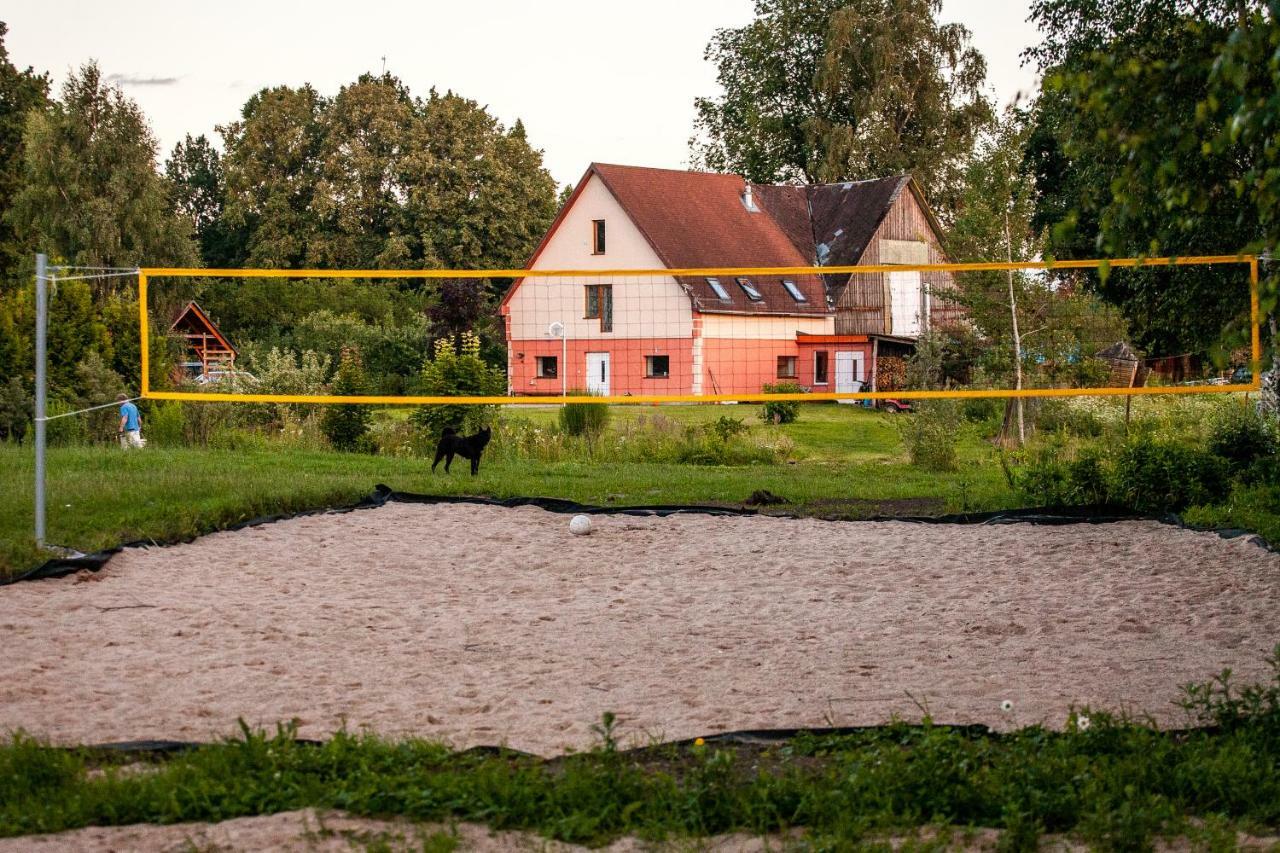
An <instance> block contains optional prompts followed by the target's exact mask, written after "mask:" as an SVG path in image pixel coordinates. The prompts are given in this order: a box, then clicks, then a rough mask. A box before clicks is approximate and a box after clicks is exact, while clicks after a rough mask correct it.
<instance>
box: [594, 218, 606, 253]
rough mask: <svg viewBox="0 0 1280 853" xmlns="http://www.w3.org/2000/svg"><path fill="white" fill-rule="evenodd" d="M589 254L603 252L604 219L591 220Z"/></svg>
mask: <svg viewBox="0 0 1280 853" xmlns="http://www.w3.org/2000/svg"><path fill="white" fill-rule="evenodd" d="M591 254H593V255H603V254H604V220H603V219H593V220H591Z"/></svg>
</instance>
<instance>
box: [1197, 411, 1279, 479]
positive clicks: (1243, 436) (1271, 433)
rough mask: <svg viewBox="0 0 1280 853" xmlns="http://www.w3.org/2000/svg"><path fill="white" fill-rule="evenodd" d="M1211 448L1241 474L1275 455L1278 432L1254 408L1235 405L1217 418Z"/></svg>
mask: <svg viewBox="0 0 1280 853" xmlns="http://www.w3.org/2000/svg"><path fill="white" fill-rule="evenodd" d="M1208 446H1209V451H1210V452H1211V453H1214V454H1215V455H1217V456H1220V457H1222V458H1223V459H1225V460H1226V461H1227V464H1228V466H1229V467H1230V469H1231V471H1232V473H1233V474H1238V473H1242V472H1245V471H1247V470H1248V469H1249V468H1250V467H1252V466H1253V465H1255V464H1256V463H1257V462H1259V460H1262V459H1266V458H1269V457H1272V456H1274V455H1275V453H1276V431H1275V428H1274V427H1273V426H1272V424H1271V423H1270V422H1269V421H1268V420H1266V419H1264V418H1263V417H1262V416H1261V415H1259V414H1258V412H1257V410H1256V409H1254V408H1253V407H1252V406H1232V407H1231V408H1229V409H1226V410H1224V411H1222V412H1220V413H1219V414H1218V416H1217V417H1216V418H1214V422H1213V426H1212V428H1211V430H1210V433H1209V441H1208Z"/></svg>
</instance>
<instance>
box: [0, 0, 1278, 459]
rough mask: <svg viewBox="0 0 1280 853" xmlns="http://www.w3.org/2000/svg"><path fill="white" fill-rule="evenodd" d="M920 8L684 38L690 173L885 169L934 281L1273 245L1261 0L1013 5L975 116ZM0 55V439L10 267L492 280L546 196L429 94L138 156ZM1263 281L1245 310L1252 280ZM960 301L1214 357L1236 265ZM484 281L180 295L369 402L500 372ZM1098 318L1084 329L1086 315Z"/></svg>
mask: <svg viewBox="0 0 1280 853" xmlns="http://www.w3.org/2000/svg"><path fill="white" fill-rule="evenodd" d="M940 13H941V3H940V0H756V3H755V14H754V17H753V20H752V21H751V22H750V23H748V24H747V25H746V26H743V27H738V28H726V29H722V30H719V31H717V32H716V33H715V34H714V36H713V37H712V39H711V41H710V43H709V44H708V46H707V50H706V58H707V60H708V61H709V62H711V63H713V64H714V66H715V67H716V69H717V72H718V77H717V79H718V83H719V86H720V89H721V91H720V93H719V94H717V95H714V96H709V97H703V98H699V99H698V100H697V101H696V103H695V108H696V118H695V125H694V128H693V137H692V139H691V140H690V156H691V162H692V165H694V166H695V167H698V168H708V169H713V170H723V171H732V172H737V173H740V174H743V175H745V176H746V177H747V178H748V179H750V180H752V181H757V182H785V181H806V182H836V181H846V180H859V179H865V178H874V177H883V176H885V175H886V174H894V173H902V172H910V173H912V174H914V175H915V176H916V178H917V179H918V181H919V182H920V184H921V185H922V186H923V187H924V189H925V192H926V194H927V196H928V198H929V200H930V203H931V204H932V206H933V207H934V209H935V212H936V213H937V214H938V216H939V218H940V220H941V221H942V222H943V224H944V226H945V227H946V228H947V230H948V234H947V241H948V245H947V248H948V251H949V252H950V253H951V255H952V256H953V257H954V258H955V259H956V260H991V259H997V260H998V259H1003V258H1006V257H1013V258H1028V257H1034V256H1045V257H1057V258H1079V257H1096V256H1124V255H1165V254H1173V255H1185V254H1201V253H1210V254H1219V253H1232V252H1239V251H1254V252H1256V251H1261V250H1265V249H1267V248H1269V247H1274V246H1275V245H1276V243H1277V237H1278V236H1280V234H1278V232H1280V222H1278V220H1280V213H1278V212H1277V211H1280V198H1278V197H1277V194H1278V193H1280V162H1278V160H1280V144H1277V128H1280V121H1278V120H1277V118H1278V117H1280V94H1278V93H1280V51H1278V50H1277V48H1280V27H1278V25H1277V20H1278V15H1280V0H1197V2H1190V0H1174V2H1168V0H1115V2H1111V3H1106V4H1098V3H1096V2H1091V0H1034V2H1033V3H1032V5H1031V18H1032V20H1033V21H1034V22H1035V23H1037V24H1038V25H1039V28H1040V30H1041V32H1043V33H1045V36H1044V39H1043V41H1042V42H1041V43H1040V44H1038V45H1035V46H1033V47H1032V48H1030V49H1029V50H1028V51H1027V52H1026V54H1025V55H1024V61H1026V62H1027V63H1030V64H1031V65H1032V66H1034V68H1035V69H1036V70H1037V71H1038V72H1039V74H1040V79H1041V83H1040V85H1039V88H1038V91H1036V92H1033V93H1027V97H1025V98H1024V99H1022V100H1021V101H1019V102H1018V103H1016V104H1014V105H1012V106H1010V107H1008V108H1006V109H1004V110H999V109H997V106H996V104H995V103H994V102H993V99H992V97H991V95H990V91H989V87H988V85H987V79H986V63H985V60H984V58H983V56H982V55H981V53H980V52H979V51H978V50H977V49H976V48H974V47H973V45H972V40H971V34H970V33H969V31H968V30H967V29H966V28H965V27H964V26H963V25H960V24H956V23H946V22H943V21H941V20H940ZM6 33H7V28H6V27H5V25H4V24H3V23H0V432H2V433H5V434H9V433H11V432H12V427H9V426H5V424H10V423H13V422H14V421H15V419H18V418H20V417H26V415H25V413H26V412H28V411H29V391H30V382H31V365H32V357H33V354H32V340H31V334H30V331H29V330H30V329H31V327H32V323H33V297H32V288H31V286H30V282H31V275H32V268H31V264H32V262H31V257H32V254H33V253H34V252H35V251H45V252H47V253H48V254H50V255H51V257H52V258H53V259H54V260H55V262H58V263H65V264H78V265H86V266H123V267H129V266H134V265H138V264H146V265H204V266H213V267H218V266H224V267H238V266H256V267H344V268H378V267H421V268H445V267H452V268H476V267H491V268H492V267H517V266H520V265H522V264H523V263H524V261H525V260H527V258H528V256H529V254H530V253H531V251H532V249H533V247H534V246H535V245H536V243H537V241H538V240H539V239H540V238H541V236H542V234H543V233H544V232H545V230H546V228H547V227H548V226H549V224H550V222H551V220H552V218H553V216H554V214H555V211H556V209H557V207H558V205H559V204H561V203H562V202H563V200H564V198H565V193H564V192H563V191H561V192H559V193H558V192H557V187H556V185H555V183H554V181H553V180H552V178H551V176H550V174H549V173H548V172H547V170H546V168H545V167H544V165H543V161H542V153H541V152H540V151H539V150H537V149H535V148H533V147H532V146H531V145H530V143H529V141H528V139H527V137H526V134H525V129H524V127H523V125H522V123H521V122H520V121H519V120H516V121H515V122H514V123H513V124H512V125H511V126H509V127H508V126H505V125H504V124H503V123H502V122H501V121H499V120H498V119H497V118H496V117H495V116H493V115H491V114H490V113H489V112H488V111H487V109H486V108H484V107H483V106H481V105H480V104H479V103H477V102H476V101H473V100H470V99H468V98H466V97H464V96H462V95H460V94H456V93H453V92H444V93H441V92H438V91H436V90H435V89H431V90H429V91H428V92H427V93H426V94H425V96H423V95H414V94H413V93H411V92H410V91H409V89H408V87H407V86H406V85H405V84H404V83H403V82H402V81H400V80H398V79H396V78H395V77H394V76H392V75H389V74H383V75H380V76H379V75H370V74H366V75H362V76H361V77H359V78H358V79H357V80H355V81H352V82H351V83H349V84H347V85H345V86H343V87H341V88H340V89H339V90H338V92H337V93H335V94H332V95H327V94H323V93H320V92H318V91H316V90H315V89H314V88H313V87H311V86H309V85H302V86H296V87H294V86H276V87H269V88H265V89H262V90H261V91H259V92H257V93H255V94H254V95H253V96H251V97H250V98H249V99H248V101H247V102H246V103H245V104H244V106H243V108H242V109H241V110H240V113H239V115H237V116H234V117H231V118H230V120H229V121H227V122H226V123H224V124H222V125H219V126H218V128H217V136H218V138H217V140H216V141H215V140H211V139H209V138H207V137H205V136H190V135H188V136H187V137H186V138H185V139H184V140H182V141H181V142H180V143H179V144H178V145H177V146H175V148H174V149H173V151H172V152H169V153H168V154H167V156H163V157H162V155H161V152H160V151H159V146H158V143H157V141H156V139H155V137H154V135H153V134H152V132H151V130H150V128H149V126H148V124H147V121H146V118H145V116H144V115H143V114H142V112H141V110H140V109H139V108H138V106H137V104H135V103H134V102H133V101H132V100H131V99H129V98H128V97H127V96H126V95H124V93H123V92H122V91H121V90H120V89H119V88H118V87H115V86H113V85H111V84H109V83H108V82H106V81H105V80H104V79H103V78H102V75H101V72H100V70H99V69H98V67H97V66H96V65H95V64H93V63H92V62H89V63H88V64H86V65H84V66H82V67H81V68H80V69H79V70H77V71H76V72H74V73H72V74H71V75H70V76H69V77H68V79H67V81H66V82H65V84H64V85H63V86H62V88H61V90H60V92H58V93H57V94H56V95H55V94H54V93H53V92H52V91H51V86H50V78H49V75H48V74H47V73H44V72H41V71H38V70H36V69H34V68H26V69H20V68H17V67H16V66H14V65H13V63H12V62H11V60H10V58H9V55H8V52H7V49H6V48H5V46H4V37H5V35H6ZM1264 274H1265V276H1266V282H1265V287H1264V293H1263V306H1262V307H1263V309H1264V311H1265V312H1267V314H1268V315H1269V314H1270V313H1271V312H1272V310H1273V309H1274V307H1275V294H1276V292H1277V288H1276V286H1275V281H1276V277H1275V275H1274V267H1270V266H1268V267H1265V268H1264ZM971 281H972V282H973V284H972V285H966V286H965V288H964V291H963V292H962V294H961V297H962V299H963V300H964V301H965V302H966V305H967V306H968V307H969V308H970V311H971V314H972V316H973V318H974V322H975V325H976V326H977V331H978V332H979V333H980V334H982V335H986V336H987V337H988V338H989V339H990V340H996V341H1004V340H1007V339H1008V338H1009V332H1010V327H1011V326H1012V325H1013V324H1015V323H1016V324H1020V325H1021V326H1022V328H1024V329H1027V328H1032V327H1034V326H1035V325H1036V319H1037V312H1043V311H1045V310H1047V309H1046V306H1047V305H1048V304H1049V302H1050V301H1054V304H1055V306H1056V309H1055V310H1067V309H1063V308H1062V305H1063V303H1062V301H1061V300H1056V301H1055V300H1052V299H1051V298H1050V297H1051V296H1052V295H1054V294H1062V293H1066V294H1079V301H1078V302H1077V303H1075V304H1074V307H1072V306H1068V308H1069V310H1075V311H1078V312H1079V313H1080V316H1081V317H1082V318H1083V317H1084V316H1085V315H1086V314H1089V315H1090V316H1093V317H1102V318H1103V321H1104V325H1106V326H1107V328H1106V330H1105V332H1103V333H1105V334H1111V333H1112V329H1113V327H1114V328H1115V329H1118V332H1117V333H1118V334H1124V335H1127V336H1128V337H1129V338H1130V339H1131V340H1132V341H1133V342H1134V343H1135V344H1136V345H1137V346H1138V347H1139V348H1141V349H1142V350H1144V351H1146V352H1149V353H1155V354H1174V353H1181V352H1195V353H1205V354H1214V353H1220V352H1223V351H1226V350H1229V349H1230V348H1231V347H1232V346H1234V345H1236V344H1238V343H1239V342H1240V341H1241V340H1242V337H1243V334H1244V331H1245V325H1246V321H1247V316H1246V315H1244V314H1243V313H1242V312H1241V310H1240V309H1241V307H1242V306H1243V305H1246V304H1247V282H1246V281H1245V280H1244V277H1243V276H1241V275H1240V274H1239V271H1238V269H1234V270H1233V269H1224V270H1222V271H1216V270H1215V271H1211V272H1206V271H1204V270H1202V269H1197V270H1174V271H1170V270H1163V269H1162V270H1145V271H1112V272H1111V273H1110V274H1105V273H1104V274H1102V275H1098V274H1093V273H1090V274H1080V273H1074V274H1071V275H1070V276H1066V275H1064V276H1060V277H1058V278H1057V279H1055V280H1052V281H1050V282H1049V283H1048V284H1046V283H1045V281H1044V280H1040V279H1034V280H1033V279H1030V278H1026V277H1020V278H1018V279H1016V280H1009V281H1006V280H1005V279H1004V278H992V277H988V278H985V279H984V278H980V277H974V278H973V279H971ZM500 286H501V284H500V283H491V284H490V286H489V287H488V288H485V287H479V286H476V285H475V284H473V283H466V284H463V285H456V284H455V285H453V286H451V287H448V288H438V287H436V286H434V285H403V286H392V287H380V288H379V289H377V290H376V291H374V290H373V289H370V288H361V287H358V286H349V287H343V286H334V287H325V288H311V289H308V288H300V287H282V286H279V285H278V284H277V285H274V286H273V285H271V284H270V283H267V282H262V283H255V284H253V285H251V286H250V285H243V286H242V285H237V286H234V287H232V286H230V285H227V284H226V283H225V282H224V283H221V284H218V283H205V284H199V285H198V286H197V290H195V291H192V294H196V295H198V296H199V297H200V298H201V300H202V303H208V304H206V307H207V308H209V309H210V310H211V311H212V313H214V314H215V316H216V317H217V318H218V319H220V320H224V321H226V322H228V324H229V325H231V326H233V327H235V328H236V329H237V330H238V331H239V332H240V333H241V334H242V335H244V336H245V338H247V340H248V343H249V345H250V349H253V348H255V347H256V348H258V349H259V350H260V351H261V352H263V353H266V352H267V351H269V350H270V349H281V350H293V351H295V352H296V353H299V354H300V353H301V352H302V351H303V350H304V349H313V350H315V351H321V350H324V351H325V354H327V355H329V356H330V357H331V363H332V364H333V365H335V366H336V365H337V364H338V363H339V355H340V350H341V347H342V346H343V345H345V344H349V343H352V342H356V341H359V342H360V343H359V346H360V349H361V350H362V358H363V361H364V363H365V364H366V366H368V367H370V368H371V369H370V373H371V375H376V376H378V377H381V378H382V379H381V380H380V381H382V383H383V384H382V388H383V390H389V391H394V390H395V389H396V388H397V387H401V386H402V385H403V382H402V380H404V379H405V377H408V376H411V375H414V374H416V373H417V371H418V370H419V369H420V368H421V362H422V359H423V358H424V356H425V354H426V353H427V352H428V351H429V350H430V346H431V342H432V341H433V340H434V339H436V338H437V337H439V336H440V335H442V334H457V333H458V332H460V331H461V330H463V329H466V328H472V327H475V328H476V329H477V331H479V332H480V335H481V339H482V341H483V351H484V352H485V353H487V354H488V356H489V357H490V358H491V359H492V360H493V361H494V362H495V363H497V362H500V357H499V354H500V344H501V341H500V337H499V336H498V335H497V333H496V326H495V325H494V324H493V322H492V314H493V308H494V303H495V295H496V291H497V290H498V289H499V288H500ZM132 287H133V285H132V283H130V282H127V281H126V282H113V281H110V280H102V281H92V282H71V281H68V282H65V283H63V284H61V285H60V287H59V293H58V295H57V298H56V299H54V300H53V302H52V316H51V324H50V336H51V337H50V367H51V380H52V384H53V389H54V393H55V395H57V396H58V397H59V398H60V399H61V400H64V401H66V402H68V403H74V402H77V401H83V400H88V398H89V396H91V395H94V394H100V393H105V392H106V390H108V389H110V388H115V387H120V388H124V387H136V383H137V381H138V379H139V377H138V376H137V370H138V364H139V358H138V352H137V349H138V340H137V331H136V328H135V326H136V323H135V322H134V314H133V306H134V304H135V302H134V300H135V299H136V294H135V293H134V292H133V290H132ZM1047 288H1048V289H1047ZM175 292H176V291H175ZM1099 299H1101V300H1104V301H1105V302H1106V303H1107V304H1108V305H1109V306H1111V308H1110V309H1109V310H1111V311H1112V312H1113V314H1110V315H1108V314H1107V313H1106V312H1105V311H1103V312H1093V313H1092V314H1090V311H1091V310H1092V309H1091V308H1090V306H1089V305H1088V304H1087V302H1088V300H1094V301H1096V300H1099ZM1082 322H1083V320H1082ZM1224 330H1225V332H1224ZM1068 345H1075V346H1078V345H1079V344H1078V343H1077V344H1064V346H1068ZM969 346H970V347H971V348H973V345H972V343H971V344H970V345H969ZM978 349H980V350H981V349H983V348H981V347H979V348H978ZM985 351H987V352H999V351H1000V347H995V348H991V347H987V348H985ZM158 355H162V353H161V354H158ZM1021 357H1022V356H1021V354H1015V355H1012V356H1010V355H1009V354H1007V353H1002V352H1000V353H999V358H995V356H990V357H989V358H988V361H991V362H992V364H993V365H994V364H996V363H997V362H999V363H1002V364H1004V365H1006V367H1010V366H1011V364H1010V359H1011V358H1012V359H1015V360H1016V359H1018V358H1021ZM157 363H158V364H161V365H163V364H164V360H163V358H158V359H157ZM991 369H993V370H994V369H997V368H996V367H992V368H991ZM397 377H398V378H397ZM94 402H100V401H99V400H94ZM5 413H8V414H5ZM6 419H7V420H6ZM6 430H7V431H8V432H6Z"/></svg>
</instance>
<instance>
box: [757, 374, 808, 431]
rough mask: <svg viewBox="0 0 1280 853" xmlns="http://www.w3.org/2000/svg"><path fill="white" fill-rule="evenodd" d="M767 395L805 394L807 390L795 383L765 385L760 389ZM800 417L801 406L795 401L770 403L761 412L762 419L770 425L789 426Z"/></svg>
mask: <svg viewBox="0 0 1280 853" xmlns="http://www.w3.org/2000/svg"><path fill="white" fill-rule="evenodd" d="M760 390H761V391H762V392H764V393H765V394H803V393H805V390H804V388H803V387H801V386H800V385H798V384H796V383H795V382H778V383H776V384H772V385H771V384H769V383H765V384H764V386H763V387H762V388H761V389H760ZM799 417H800V404H799V403H797V402H796V401H795V400H778V401H777V402H768V403H765V404H764V408H763V409H762V410H761V411H760V419H761V420H763V421H766V422H768V423H774V424H789V423H794V422H795V421H796V420H797V419H798V418H799Z"/></svg>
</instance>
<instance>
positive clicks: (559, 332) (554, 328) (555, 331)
mask: <svg viewBox="0 0 1280 853" xmlns="http://www.w3.org/2000/svg"><path fill="white" fill-rule="evenodd" d="M547 334H548V335H550V336H551V337H553V338H562V337H564V323H561V322H560V321H559V320H557V321H556V322H554V323H552V324H551V325H550V326H548V327H547Z"/></svg>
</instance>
